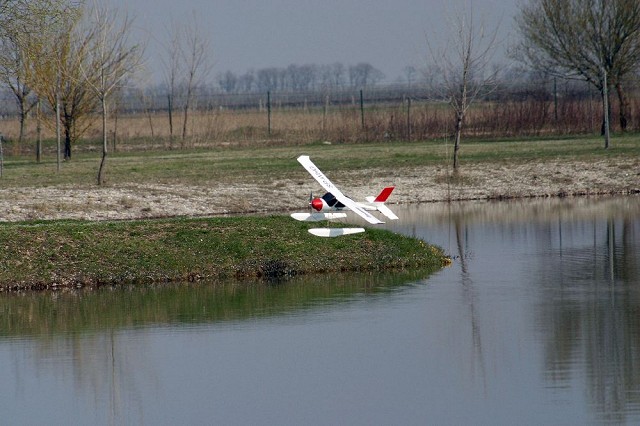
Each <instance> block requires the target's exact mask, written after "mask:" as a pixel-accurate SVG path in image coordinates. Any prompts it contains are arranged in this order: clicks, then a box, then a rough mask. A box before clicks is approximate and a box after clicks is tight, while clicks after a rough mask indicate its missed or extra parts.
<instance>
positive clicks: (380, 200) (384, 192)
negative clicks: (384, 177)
mask: <svg viewBox="0 0 640 426" xmlns="http://www.w3.org/2000/svg"><path fill="white" fill-rule="evenodd" d="M394 188H395V186H387V187H386V188H384V189H383V190H382V191H380V194H378V196H377V197H376V198H375V199H374V200H373V202H374V203H384V202H385V201H387V198H389V195H391V193H392V192H393V189H394Z"/></svg>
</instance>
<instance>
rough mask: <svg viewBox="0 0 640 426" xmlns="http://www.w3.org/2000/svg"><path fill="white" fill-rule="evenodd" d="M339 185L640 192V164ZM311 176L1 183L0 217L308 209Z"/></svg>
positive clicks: (417, 175)
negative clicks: (209, 181) (260, 180)
mask: <svg viewBox="0 0 640 426" xmlns="http://www.w3.org/2000/svg"><path fill="white" fill-rule="evenodd" d="M333 180H334V183H335V184H336V185H338V186H340V187H341V188H343V190H344V192H346V193H347V194H348V195H349V196H350V197H352V198H354V199H356V200H363V199H364V197H366V196H367V195H375V194H376V193H377V191H379V190H380V189H381V188H382V187H384V186H387V185H395V186H396V190H395V191H394V193H393V194H392V196H391V198H390V200H389V203H391V204H406V203H421V202H439V201H448V200H483V199H487V200H488V199H511V198H533V197H566V196H589V195H622V194H638V193H640V162H639V160H638V159H636V158H626V159H621V158H615V159H605V160H599V161H597V162H588V163H587V162H583V161H571V162H566V161H559V160H558V161H554V160H551V161H544V162H535V161H531V162H527V163H522V164H490V165H488V164H478V165H463V167H462V168H461V172H460V174H459V175H458V176H454V177H450V171H449V170H446V169H444V168H442V167H434V166H425V167H416V168H401V169H398V170H379V169H376V170H365V171H354V172H345V173H342V174H341V175H340V177H339V179H333ZM310 191H314V192H318V193H320V192H321V188H320V187H319V186H318V185H317V184H316V183H315V182H313V181H312V180H311V179H308V180H305V181H300V182H298V181H284V180H283V181H274V182H271V183H269V184H257V183H251V182H248V183H242V184H237V185H232V186H227V185H222V184H220V185H210V186H185V185H171V184H147V183H143V184H131V183H127V184H118V183H116V182H111V183H109V184H107V185H105V186H102V187H98V186H95V185H87V186H51V187H45V188H33V187H23V188H2V187H1V186H0V221H3V222H17V221H27V220H59V219H82V220H120V219H144V218H159V217H174V216H187V217H198V216H214V215H223V214H243V213H256V212H279V211H286V210H292V209H296V208H306V204H307V202H308V197H309V192H310Z"/></svg>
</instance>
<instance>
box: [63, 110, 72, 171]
mask: <svg viewBox="0 0 640 426" xmlns="http://www.w3.org/2000/svg"><path fill="white" fill-rule="evenodd" d="M70 127H71V125H70V124H68V122H67V120H65V123H64V156H63V158H64V159H65V161H66V160H71V128H70Z"/></svg>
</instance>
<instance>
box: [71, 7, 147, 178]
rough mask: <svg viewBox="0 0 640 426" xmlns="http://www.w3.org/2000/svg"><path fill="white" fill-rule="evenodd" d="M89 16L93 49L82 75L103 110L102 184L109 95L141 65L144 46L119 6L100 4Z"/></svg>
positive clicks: (87, 35) (88, 36) (89, 50)
mask: <svg viewBox="0 0 640 426" xmlns="http://www.w3.org/2000/svg"><path fill="white" fill-rule="evenodd" d="M89 16H90V20H89V22H88V30H87V32H86V35H85V39H86V40H87V41H88V43H89V48H88V50H87V58H86V63H85V65H84V66H83V70H82V75H83V78H84V81H85V82H86V84H87V85H88V86H89V87H90V88H91V90H92V91H93V92H94V94H95V95H96V96H97V98H98V101H99V103H100V110H101V113H102V158H101V161H100V168H99V169H98V185H102V184H103V183H104V181H105V179H104V178H105V165H106V160H107V153H108V143H107V116H108V114H107V109H108V98H109V96H110V95H111V94H112V93H113V92H114V91H115V90H117V89H118V88H121V87H123V85H124V83H125V81H126V79H127V78H129V77H131V76H132V75H133V74H134V72H135V71H136V70H137V69H138V68H139V67H140V65H141V62H142V46H141V45H140V44H136V43H132V42H131V40H130V34H131V25H132V22H133V21H132V20H131V19H130V18H129V16H128V15H124V16H120V14H119V13H118V11H117V10H116V9H111V10H110V9H107V8H106V7H104V6H101V5H98V4H96V5H94V6H93V8H92V10H91V11H90V13H89Z"/></svg>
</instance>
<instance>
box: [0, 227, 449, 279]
mask: <svg viewBox="0 0 640 426" xmlns="http://www.w3.org/2000/svg"><path fill="white" fill-rule="evenodd" d="M308 228H309V225H307V224H304V223H300V222H296V221H294V220H291V219H290V218H289V217H286V216H266V217H262V216H244V217H231V218H197V219H194V218H190V219H188V218H177V219H176V218H172V219H158V220H137V221H111V222H95V221H47V222H28V223H27V222H22V223H5V224H2V225H0V241H1V243H0V249H1V250H2V253H3V259H2V260H0V290H2V291H7V290H21V289H48V288H60V287H85V286H89V287H97V286H100V285H114V284H121V283H163V282H172V281H199V280H205V279H206V280H218V279H233V278H238V279H258V278H259V279H280V278H282V277H286V276H291V275H296V274H312V273H321V272H341V271H376V270H386V269H390V268H395V269H403V268H425V269H431V270H437V269H439V268H441V267H442V266H444V265H446V264H447V262H448V259H447V257H446V256H445V255H444V253H443V252H442V250H440V249H439V248H437V247H433V246H430V245H428V244H425V243H424V242H422V241H419V240H415V239H412V238H409V237H404V236H401V235H397V234H394V233H392V232H389V231H385V230H379V229H370V230H368V231H367V232H365V233H363V234H359V235H355V236H350V237H348V238H329V239H325V238H317V237H313V236H311V235H310V234H309V233H308V232H307V229H308Z"/></svg>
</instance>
